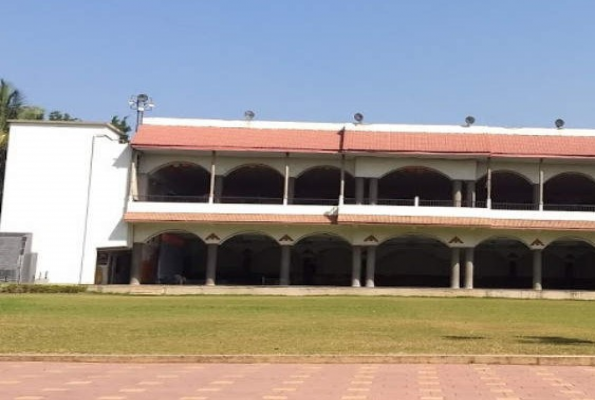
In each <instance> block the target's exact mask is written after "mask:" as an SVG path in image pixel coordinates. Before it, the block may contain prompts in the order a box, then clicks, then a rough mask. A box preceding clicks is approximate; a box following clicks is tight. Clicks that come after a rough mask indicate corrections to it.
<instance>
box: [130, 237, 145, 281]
mask: <svg viewBox="0 0 595 400" xmlns="http://www.w3.org/2000/svg"><path fill="white" fill-rule="evenodd" d="M144 247H145V244H144V243H133V244H132V261H131V265H130V284H131V285H140V283H141V281H140V280H141V273H142V264H143V255H144V251H143V250H144Z"/></svg>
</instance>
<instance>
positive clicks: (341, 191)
mask: <svg viewBox="0 0 595 400" xmlns="http://www.w3.org/2000/svg"><path fill="white" fill-rule="evenodd" d="M343 204H345V155H341V182H340V186H339V205H340V206H342V205H343Z"/></svg>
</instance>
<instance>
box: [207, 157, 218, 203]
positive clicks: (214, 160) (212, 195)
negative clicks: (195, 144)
mask: <svg viewBox="0 0 595 400" xmlns="http://www.w3.org/2000/svg"><path fill="white" fill-rule="evenodd" d="M216 171H217V152H215V151H214V152H212V153H211V176H210V178H211V180H210V183H209V204H213V203H214V202H215V184H216V181H215V177H216V175H215V174H216Z"/></svg>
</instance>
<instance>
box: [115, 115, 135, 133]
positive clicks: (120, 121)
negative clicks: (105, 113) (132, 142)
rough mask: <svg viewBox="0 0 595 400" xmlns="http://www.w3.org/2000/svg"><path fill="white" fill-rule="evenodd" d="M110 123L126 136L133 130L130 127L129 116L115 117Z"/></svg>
mask: <svg viewBox="0 0 595 400" xmlns="http://www.w3.org/2000/svg"><path fill="white" fill-rule="evenodd" d="M110 123H111V124H112V125H113V126H115V127H116V128H118V129H119V130H120V131H122V132H124V133H126V134H127V133H128V132H130V131H131V130H132V128H131V127H130V125H128V116H126V117H124V118H120V117H118V116H117V115H114V116H113V117H112V121H111V122H110Z"/></svg>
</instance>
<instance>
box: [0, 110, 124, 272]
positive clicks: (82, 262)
mask: <svg viewBox="0 0 595 400" xmlns="http://www.w3.org/2000/svg"><path fill="white" fill-rule="evenodd" d="M129 166H130V149H129V148H128V146H127V145H126V144H120V143H118V135H117V134H116V133H114V132H113V131H112V130H110V129H109V128H108V127H107V126H106V125H102V124H82V123H78V124H49V123H33V122H32V123H22V122H21V123H14V124H13V125H12V126H11V130H10V142H9V148H8V162H7V168H6V178H5V184H4V200H3V206H2V215H1V217H0V231H3V232H31V233H33V239H32V251H33V252H36V253H38V258H37V272H38V274H39V273H40V272H41V273H42V274H45V273H46V272H47V275H48V279H49V281H50V282H52V283H79V282H80V283H93V280H94V273H95V261H96V253H97V251H96V249H97V247H121V246H127V245H128V229H127V227H126V225H125V223H124V222H123V221H122V217H123V212H124V207H125V204H126V194H127V186H128V185H127V182H128V169H129ZM83 245H84V250H83Z"/></svg>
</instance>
